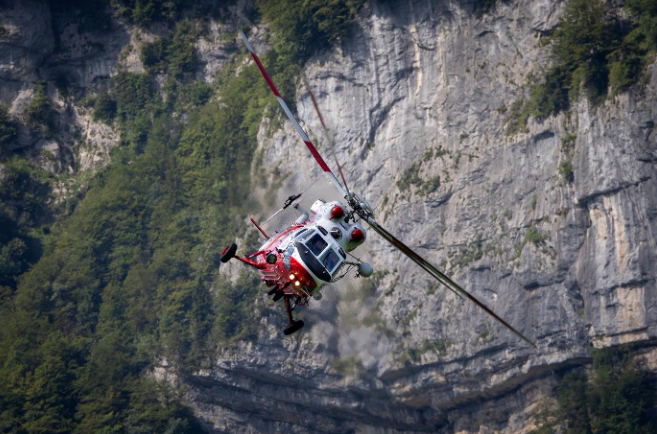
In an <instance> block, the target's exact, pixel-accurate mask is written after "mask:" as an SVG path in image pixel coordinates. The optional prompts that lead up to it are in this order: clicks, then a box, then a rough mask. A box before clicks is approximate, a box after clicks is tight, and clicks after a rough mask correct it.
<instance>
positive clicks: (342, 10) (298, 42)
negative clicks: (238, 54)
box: [256, 0, 364, 66]
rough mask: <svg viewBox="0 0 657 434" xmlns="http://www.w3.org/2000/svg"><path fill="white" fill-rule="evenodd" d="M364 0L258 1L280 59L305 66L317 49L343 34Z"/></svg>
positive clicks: (327, 45)
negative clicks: (270, 28) (270, 29)
mask: <svg viewBox="0 0 657 434" xmlns="http://www.w3.org/2000/svg"><path fill="white" fill-rule="evenodd" d="M363 3H364V2H363V0H257V2H256V4H257V6H258V9H259V11H260V13H261V15H262V18H263V19H264V20H265V21H266V22H268V23H270V25H271V27H272V30H273V31H274V37H273V41H272V42H273V46H274V49H275V50H276V51H277V52H278V53H279V54H280V57H281V58H280V61H281V62H282V63H284V64H289V65H292V66H294V65H302V64H303V63H304V62H305V61H306V60H307V59H308V58H309V57H310V56H311V55H312V54H313V53H314V52H315V51H317V50H322V49H326V48H328V47H330V46H331V45H332V44H333V43H335V41H337V40H338V39H340V38H341V37H343V36H344V35H345V34H346V33H347V32H348V30H349V28H350V26H351V24H352V23H353V22H354V20H355V18H356V12H357V11H358V9H359V8H360V7H361V6H362V5H363Z"/></svg>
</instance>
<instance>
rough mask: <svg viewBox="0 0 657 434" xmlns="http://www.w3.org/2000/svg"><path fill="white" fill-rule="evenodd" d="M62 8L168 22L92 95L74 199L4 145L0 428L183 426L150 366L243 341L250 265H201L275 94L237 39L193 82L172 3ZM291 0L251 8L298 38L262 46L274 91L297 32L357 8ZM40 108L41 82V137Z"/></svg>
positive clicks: (243, 184)
mask: <svg viewBox="0 0 657 434" xmlns="http://www.w3.org/2000/svg"><path fill="white" fill-rule="evenodd" d="M71 3H72V5H73V7H74V8H77V9H75V10H77V11H78V12H77V17H78V19H79V20H80V23H81V25H82V24H84V25H90V23H96V24H97V25H100V24H102V23H104V22H105V21H103V20H104V18H103V16H104V14H108V13H113V14H115V15H118V16H122V17H126V18H127V19H129V21H132V22H134V23H135V24H136V25H139V26H145V25H148V24H149V23H151V22H153V21H156V20H164V21H166V22H169V23H171V24H172V25H171V32H170V33H169V34H168V35H165V36H163V37H162V38H160V39H158V40H156V41H155V42H153V43H151V44H145V45H144V46H143V47H142V50H141V53H140V54H141V58H142V61H143V63H144V65H145V66H146V70H147V73H144V74H137V73H129V72H120V73H119V74H117V75H116V76H115V77H114V78H113V79H112V80H111V83H110V87H109V89H107V90H104V91H102V92H100V93H99V94H98V95H97V97H96V99H95V101H90V102H89V104H88V105H89V106H91V107H94V117H95V118H96V119H97V120H102V121H103V122H105V123H107V124H109V125H113V126H114V127H115V128H117V129H118V131H119V132H120V136H121V140H120V143H119V144H118V145H117V146H116V147H115V148H113V150H112V154H111V163H110V164H109V165H108V166H107V167H105V168H104V169H101V170H99V172H98V173H97V174H96V175H95V177H94V178H93V179H92V180H91V181H90V183H89V185H88V187H87V189H86V194H84V195H83V196H81V197H79V198H78V197H75V198H70V200H69V203H66V204H63V205H62V204H58V205H54V200H53V199H54V197H53V194H52V189H51V185H52V182H51V181H52V179H51V177H52V176H53V175H48V174H46V173H45V172H43V171H40V170H37V169H34V167H33V166H32V165H31V164H30V163H29V162H28V161H27V160H26V159H25V158H24V157H22V156H20V155H14V154H13V153H11V152H4V151H3V155H2V164H3V166H4V169H3V170H4V173H3V178H2V184H1V188H0V223H1V224H2V227H3V230H2V233H0V243H1V248H0V285H2V291H1V292H0V297H1V299H0V377H1V378H2V379H3V380H2V381H0V412H1V414H0V432H48V433H57V432H105V433H109V432H112V433H137V432H196V431H199V430H201V426H200V425H199V423H198V421H196V419H195V418H194V416H193V414H192V413H191V411H190V410H189V409H188V408H186V407H185V406H184V405H182V404H181V403H180V399H179V396H177V394H176V393H174V392H172V391H170V390H168V388H167V387H166V386H165V385H163V384H160V383H159V382H157V381H155V380H154V379H153V373H154V369H155V368H156V367H158V366H162V365H166V366H168V368H169V369H175V370H178V371H182V372H189V371H192V370H194V369H197V368H199V367H207V366H209V365H210V364H211V363H212V355H213V353H214V352H215V351H216V350H217V348H218V347H219V346H224V345H230V344H231V343H233V342H235V341H236V340H242V339H252V338H253V337H254V336H255V333H256V331H257V323H258V322H257V317H258V308H257V306H258V301H257V300H258V299H259V297H258V295H259V294H261V292H260V287H259V285H258V281H257V278H256V277H255V276H254V275H253V274H252V273H244V274H243V275H241V276H240V277H239V278H238V279H237V282H236V283H231V282H230V281H228V280H226V279H224V278H222V277H220V276H219V275H218V274H217V273H216V270H217V268H218V264H219V263H218V259H219V253H220V252H221V250H222V248H223V246H224V245H225V244H226V243H227V242H228V241H229V240H232V239H234V237H235V236H236V235H240V234H243V233H244V230H245V227H244V223H243V217H244V216H245V215H247V213H248V209H253V208H254V207H255V205H254V204H252V203H250V202H249V199H247V198H248V194H249V191H250V184H251V178H250V167H251V163H252V159H253V156H254V155H253V154H254V150H255V147H256V135H257V132H258V129H259V127H260V124H261V120H262V116H263V114H264V113H265V112H267V111H268V110H267V108H268V107H269V106H273V104H275V100H273V98H272V97H271V94H270V91H269V89H268V88H267V87H266V83H265V82H264V81H263V80H262V78H261V77H260V74H259V72H258V71H257V69H256V67H255V65H253V64H250V65H249V66H247V67H244V65H243V60H244V59H245V56H246V55H245V53H244V52H242V53H237V54H236V56H235V58H234V59H233V60H234V62H233V63H232V64H231V65H230V66H229V67H227V68H226V69H225V70H224V71H223V72H222V74H221V76H219V77H218V78H217V80H216V84H215V86H209V85H207V84H204V83H202V82H198V81H195V80H194V70H195V67H196V57H195V53H194V47H193V42H194V39H195V38H196V37H197V36H198V32H199V30H198V26H197V25H196V24H194V23H195V22H194V21H193V20H179V18H180V16H179V15H178V14H179V13H180V12H181V7H182V2H177V1H173V2H171V1H156V0H144V1H142V0H136V1H130V0H128V1H124V0H113V1H111V2H108V1H102V0H98V1H94V2H88V3H87V2H71ZM298 3H299V6H300V10H301V11H302V12H303V13H301V14H300V15H298V14H292V15H290V14H287V15H284V16H278V14H279V12H280V11H282V10H283V9H287V10H289V9H293V8H290V7H289V6H288V5H287V3H286V2H260V3H258V12H259V14H260V15H261V16H262V18H263V19H265V20H268V21H272V28H273V29H274V30H275V31H279V30H280V31H282V29H285V30H286V31H288V30H289V29H293V31H294V32H297V33H295V35H296V36H300V37H301V36H303V37H305V38H306V39H303V38H300V39H299V40H298V41H297V42H295V43H293V44H290V45H288V46H286V47H285V51H284V52H283V48H282V47H283V45H276V44H275V45H274V49H273V50H271V51H270V52H269V53H267V54H265V55H264V56H262V58H263V62H264V63H265V65H266V67H267V68H268V69H269V70H270V72H271V73H272V75H273V76H274V79H275V80H276V81H277V82H278V83H279V84H280V85H281V88H282V89H281V90H282V91H283V92H285V95H286V97H287V98H293V97H294V79H295V77H296V74H297V72H296V67H295V65H301V64H302V62H303V61H305V59H307V57H308V56H309V54H310V53H311V51H310V49H309V48H308V46H310V45H312V44H309V43H308V39H307V38H318V40H320V41H323V42H322V44H320V46H321V47H327V46H328V45H329V44H330V43H332V42H334V41H335V38H336V37H337V36H339V35H340V34H344V32H345V31H346V28H347V26H348V24H349V22H348V20H347V21H344V19H345V17H347V16H346V15H344V14H345V13H347V14H351V15H349V16H350V17H351V18H353V13H354V11H355V9H353V7H352V6H348V5H350V4H351V3H350V2H348V1H336V0H326V1H319V0H316V1H313V2H303V4H302V2H298ZM53 4H55V5H59V6H66V2H63V1H56V2H53ZM91 5H93V7H91ZM110 6H111V7H110ZM334 11H335V12H334ZM345 11H347V12H345ZM336 14H340V15H336ZM274 16H276V17H277V18H276V19H277V21H276V22H273V20H274V18H273V17H274ZM298 20H310V22H308V23H303V22H299V21H298ZM291 25H292V27H290V26H291ZM95 30H98V29H95ZM101 30H102V29H101ZM238 68H239V71H238ZM157 77H164V80H163V83H164V84H163V86H159V85H158V79H157ZM270 112H271V113H273V111H270ZM51 115H52V105H51V103H50V101H49V100H48V97H47V95H46V92H45V87H44V85H42V84H40V85H39V86H38V87H37V90H36V94H35V96H34V98H33V99H32V103H31V104H30V105H29V106H28V109H27V111H26V118H25V120H24V122H25V123H26V124H27V125H28V126H29V127H30V128H32V129H34V130H35V131H38V132H39V133H40V134H41V135H44V136H45V135H49V136H50V137H53V138H56V131H53V130H52V129H51V128H50V120H51ZM0 133H1V134H2V135H1V139H2V141H3V143H4V142H7V141H10V140H13V139H14V137H15V135H16V128H15V125H14V124H13V121H11V120H10V119H9V116H8V115H7V113H6V110H4V109H2V110H0ZM3 149H4V148H3ZM67 200H68V199H67ZM52 210H57V216H59V217H60V218H59V219H58V220H57V221H54V220H53V219H54V217H52V216H53V214H52V212H51V211H52ZM254 305H255V307H254Z"/></svg>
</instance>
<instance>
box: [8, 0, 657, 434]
mask: <svg viewBox="0 0 657 434" xmlns="http://www.w3.org/2000/svg"><path fill="white" fill-rule="evenodd" d="M6 3H7V5H5V6H3V8H2V9H1V10H0V18H1V20H2V21H1V22H2V26H3V28H4V29H5V31H3V32H2V34H0V84H1V86H0V101H1V102H2V103H4V104H8V105H9V106H10V107H11V112H12V113H13V114H14V115H16V116H19V115H20V113H21V111H22V109H23V107H24V106H25V104H27V103H29V100H30V99H31V97H32V94H33V89H34V86H35V83H36V82H37V81H39V80H48V83H49V84H48V86H47V88H48V94H49V96H50V98H51V100H52V101H54V104H55V105H56V107H55V108H56V110H57V112H58V122H59V124H61V125H62V127H64V126H67V127H66V128H69V129H70V131H68V132H65V133H64V134H62V135H61V136H60V137H59V138H58V140H57V141H54V142H43V141H38V139H37V138H34V137H32V136H30V135H29V133H27V132H23V133H22V135H21V136H20V137H19V139H20V140H19V144H20V146H21V147H23V148H25V149H26V150H28V151H29V150H30V149H33V150H37V151H38V150H45V151H47V152H50V153H52V154H53V155H55V156H56V159H57V160H58V161H63V163H62V164H61V165H59V166H48V169H49V170H52V171H61V170H67V168H66V167H67V164H68V166H69V167H70V166H72V165H73V162H78V163H79V164H80V167H81V168H82V169H83V170H84V169H89V168H93V167H95V166H96V165H99V164H104V162H106V161H107V155H108V151H109V149H110V148H111V147H112V146H113V145H114V144H115V143H116V142H117V140H118V135H117V134H116V133H115V132H114V131H113V130H112V128H110V127H108V126H106V125H103V124H99V123H97V122H94V121H93V119H92V117H91V111H90V110H88V109H85V108H84V107H78V106H77V105H76V104H75V103H74V101H73V99H70V98H67V97H66V95H64V94H63V93H62V91H61V90H60V89H57V88H56V86H55V85H54V84H53V82H54V81H56V78H57V77H59V76H62V75H63V76H65V77H66V78H67V82H68V83H69V84H70V87H71V88H73V89H74V91H75V92H84V89H87V88H89V87H97V88H102V87H103V86H104V83H105V81H106V80H107V79H108V78H109V77H111V76H112V75H114V74H116V73H117V72H118V70H119V68H124V69H125V70H128V71H141V70H142V65H141V63H140V61H139V58H138V55H137V53H138V50H137V47H138V44H139V43H140V41H141V40H152V39H153V38H154V35H151V34H149V33H148V32H145V31H143V32H137V31H135V29H133V28H130V27H129V26H127V25H125V24H123V23H119V22H115V23H113V27H112V30H111V31H110V32H109V33H107V34H104V35H103V36H90V35H84V34H83V35H80V34H78V33H77V32H76V31H75V27H74V25H73V24H71V23H69V22H67V21H66V20H65V19H63V18H62V17H60V16H59V15H58V14H57V12H56V11H55V12H52V13H51V10H50V9H49V7H47V6H46V5H45V4H44V3H43V2H36V1H35V2H28V1H15V2H6ZM248 3H249V2H238V7H237V9H238V10H237V12H236V13H237V14H238V15H239V14H241V12H240V11H239V8H243V7H244V5H245V4H247V5H248ZM477 4H478V2H476V1H474V0H471V1H457V0H451V1H434V0H429V1H427V0H423V1H419V0H418V1H415V0H398V1H368V2H367V3H366V5H365V6H364V7H363V8H362V10H361V12H360V14H359V20H358V22H357V24H356V25H354V28H353V30H352V31H351V33H350V34H349V35H348V37H346V38H344V40H343V41H341V43H340V44H339V45H338V46H336V47H334V49H333V50H331V51H329V52H326V53H323V54H321V55H318V56H317V57H315V58H313V59H312V60H311V61H310V62H309V63H308V64H307V65H306V75H307V76H308V78H309V82H310V85H311V86H312V87H313V91H314V93H315V95H316V96H317V98H318V101H319V105H320V107H321V108H322V111H323V115H324V118H325V120H326V123H327V124H328V127H329V128H330V129H331V133H332V135H333V137H334V141H335V145H334V147H335V152H336V155H337V157H338V159H339V160H340V161H341V163H342V164H343V167H344V169H345V174H346V176H347V178H348V182H349V186H350V188H352V189H353V190H355V191H358V192H360V193H361V194H363V195H364V196H365V197H366V198H368V200H369V201H370V203H371V204H372V205H373V206H376V214H377V220H378V221H379V222H380V223H381V224H382V225H383V226H384V227H386V228H387V229H388V230H390V231H391V232H392V233H394V234H396V235H397V236H398V237H399V238H400V239H402V240H403V241H404V242H405V243H406V244H408V245H409V246H412V247H414V248H415V249H416V250H417V251H418V252H419V253H420V254H421V255H423V256H424V257H426V258H427V259H429V260H430V261H431V262H433V263H434V264H436V265H438V266H440V267H441V268H443V269H444V270H445V271H446V273H447V274H449V275H450V276H451V277H452V278H453V279H454V280H455V281H457V282H459V283H460V284H461V285H462V286H463V287H465V288H466V289H468V290H469V291H471V292H472V293H473V294H474V295H475V296H476V297H478V298H479V299H481V300H482V301H484V302H485V303H486V304H487V305H489V306H490V307H491V308H492V309H493V310H494V311H496V312H497V313H498V314H499V315H500V316H502V317H503V318H505V319H506V320H507V321H508V322H510V323H511V324H512V325H513V326H514V327H516V328H517V329H519V330H520V331H521V332H522V333H524V334H525V335H527V336H529V337H530V338H531V339H532V340H534V341H535V342H536V343H537V345H538V348H539V349H538V351H534V350H533V349H531V348H529V347H528V346H527V345H526V344H524V343H523V342H521V341H519V340H518V339H517V338H516V337H515V336H514V335H512V334H511V333H510V332H508V331H507V330H506V329H503V328H501V327H500V326H499V325H498V324H497V323H496V322H494V321H493V320H492V319H491V318H490V317H488V316H487V315H486V314H485V313H484V312H482V311H481V310H480V309H478V308H477V307H476V306H474V305H471V304H469V303H468V302H466V301H463V300H460V299H459V298H458V297H457V296H455V295H454V294H452V293H450V292H449V291H447V290H446V289H445V288H442V287H440V286H439V285H438V284H437V283H436V282H433V281H431V280H430V279H429V278H428V276H426V275H425V274H424V273H423V272H422V271H421V270H420V269H418V268H417V267H416V266H415V265H414V264H413V263H412V262H411V261H410V260H407V259H405V258H404V257H403V256H401V255H400V254H399V253H398V252H397V251H396V250H395V249H394V248H393V247H392V246H390V245H388V244H386V243H385V242H384V241H383V240H382V239H380V238H378V237H377V235H376V234H375V233H373V232H370V233H368V242H367V244H366V245H365V247H361V248H359V250H357V251H356V254H357V255H360V256H362V257H363V258H364V259H367V260H368V261H369V262H371V263H372V265H373V266H374V268H375V270H378V271H379V273H377V274H376V275H375V277H373V278H372V280H371V281H369V282H370V283H367V282H362V281H360V280H355V279H351V280H348V279H345V280H344V281H342V282H340V283H337V284H334V285H332V287H329V288H326V289H325V290H324V298H323V300H322V301H321V302H313V305H312V306H311V307H310V308H309V309H307V310H306V311H305V312H304V313H303V314H304V315H305V318H306V327H305V328H304V329H303V331H302V332H300V333H298V334H296V335H293V336H291V337H284V336H283V335H282V333H281V328H282V326H283V324H282V320H281V315H280V312H279V309H280V308H281V307H280V306H275V305H272V304H267V303H265V304H264V306H265V307H264V314H263V317H262V324H261V326H262V328H261V332H260V333H259V336H258V339H257V341H255V342H248V343H242V344H239V345H238V346H237V347H235V348H230V349H225V350H223V351H221V352H220V353H219V354H217V358H216V367H215V368H213V369H211V370H207V371H202V372H197V373H194V374H193V375H189V376H187V377H184V378H177V379H176V381H178V382H179V383H180V384H183V385H184V386H185V387H186V389H185V390H186V397H187V399H188V401H189V402H190V403H191V405H192V406H193V407H194V409H195V411H196V412H197V414H198V415H199V417H200V418H201V419H202V420H204V421H205V422H206V425H207V427H208V429H209V430H211V431H212V432H226V433H269V432H271V433H274V432H283V431H285V432H290V433H307V432H320V433H321V432H326V433H356V432H358V433H361V432H362V433H382V434H383V433H423V432H445V433H457V432H459V433H487V432H506V433H512V432H513V433H515V432H530V431H531V430H533V429H535V428H536V427H537V424H538V423H539V421H538V416H537V415H538V414H539V413H540V412H541V411H542V409H544V408H545V406H550V405H552V404H553V402H554V396H555V391H554V387H555V384H556V382H557V380H558V377H557V375H556V374H554V372H557V373H558V372H559V370H560V369H565V368H566V367H568V366H574V365H581V364H583V363H586V362H587V360H588V348H590V347H591V346H592V345H593V346H609V345H616V344H620V343H625V342H636V343H639V344H641V345H643V347H644V348H645V349H646V352H647V355H646V359H649V360H653V359H654V360H657V358H656V357H657V356H655V354H656V353H655V351H652V350H651V348H652V347H653V346H654V344H655V342H657V341H656V338H657V321H656V320H657V308H656V307H657V300H655V294H656V291H655V290H656V289H657V288H656V285H655V271H654V265H653V264H654V263H655V262H656V260H657V257H656V255H657V253H656V252H657V246H656V244H657V240H656V238H655V234H656V233H657V223H656V222H655V218H656V217H657V180H656V178H657V171H656V170H655V169H656V166H655V164H656V163H657V132H656V131H655V128H654V127H655V122H656V118H657V74H656V73H655V69H656V68H657V66H655V65H654V64H653V65H652V66H650V67H649V68H648V71H647V74H648V77H649V80H648V81H647V84H646V85H645V86H643V87H641V88H638V87H637V88H635V89H633V90H632V91H630V92H628V93H625V94H621V95H619V96H617V97H615V98H613V99H608V100H607V101H606V102H605V103H603V104H601V105H599V106H592V105H591V104H590V103H589V102H587V101H586V100H581V101H579V102H578V103H577V104H576V105H575V107H574V108H573V109H572V110H571V112H570V113H567V114H560V115H558V116H556V117H551V118H548V119H546V120H544V121H543V122H536V121H534V120H530V122H529V125H528V129H527V131H526V132H521V133H518V134H515V135H507V134H506V117H507V112H508V108H509V107H510V106H511V104H512V103H513V102H514V101H516V100H517V99H519V98H520V97H522V95H523V94H524V93H525V92H526V90H527V85H529V84H531V80H532V78H531V77H532V73H534V75H535V76H540V71H541V68H543V67H545V65H546V64H547V58H546V53H547V51H546V50H545V48H541V47H540V46H539V42H540V40H541V38H542V37H543V35H545V34H546V33H549V32H550V31H551V30H552V29H554V28H555V26H556V25H557V24H558V22H559V17H560V15H561V13H562V8H563V4H562V3H560V2H553V1H550V0H531V1H530V0H515V1H509V2H499V4H498V6H497V7H496V8H494V9H493V10H491V11H488V12H485V13H484V12H482V11H481V9H480V8H479V7H478V6H477ZM236 23H239V21H238V20H235V22H227V23H226V22H221V23H220V22H218V21H217V22H215V21H212V20H211V21H210V23H209V24H208V26H207V28H206V31H205V32H204V34H203V36H201V37H200V38H199V40H198V41H197V43H196V44H195V47H196V50H197V55H198V56H199V60H200V62H199V63H200V65H201V68H199V71H198V78H200V79H203V80H206V81H211V80H212V79H213V77H214V74H215V72H216V70H218V69H220V68H222V67H223V65H225V63H226V60H227V59H228V56H229V55H230V54H231V53H232V52H234V51H235V50H236V49H237V46H236V45H235V44H236V41H235V40H234V39H232V38H230V37H225V35H226V34H228V33H234V32H235V29H236V27H237V25H238V24H236ZM261 31H262V29H254V32H252V33H251V35H252V37H253V38H252V43H253V45H254V47H255V49H256V50H258V51H260V52H262V51H265V50H266V49H267V46H266V45H265V42H262V41H260V37H261V35H262V33H261ZM55 34H57V35H58V36H57V38H55V36H54V35H55ZM94 38H97V39H94ZM263 39H264V38H263ZM98 44H102V45H103V50H99V49H98ZM298 95H299V98H298V101H297V108H298V112H299V117H300V118H301V119H302V121H303V122H305V126H306V127H307V129H308V130H309V132H310V133H311V137H313V138H315V139H316V141H317V143H318V145H319V146H320V151H321V152H322V153H324V154H325V157H329V156H330V154H331V146H330V145H329V143H328V141H327V138H326V137H325V135H324V134H323V133H321V131H322V130H321V128H320V125H319V121H318V119H317V116H316V115H315V113H314V111H313V108H312V104H311V101H310V98H309V95H308V93H307V91H306V90H305V89H303V88H300V92H299V93H298ZM283 125H284V126H283V128H282V129H281V130H279V131H275V132H273V133H272V132H271V131H268V127H269V125H268V123H267V121H264V122H263V125H262V128H261V134H260V138H259V147H260V149H261V150H262V151H263V152H264V158H263V161H266V162H268V163H269V164H271V167H275V166H277V165H278V166H277V167H278V171H279V172H280V173H288V172H289V173H292V176H290V177H288V178H287V180H286V182H285V184H284V186H283V188H281V189H280V192H279V196H280V198H279V199H282V198H284V197H287V196H288V195H289V194H291V192H297V191H302V190H303V189H305V187H306V186H307V185H309V184H310V183H315V186H314V187H313V188H312V189H311V190H309V192H308V193H307V194H306V199H305V200H306V201H307V202H312V201H313V200H315V198H316V197H318V196H319V197H324V198H327V199H328V198H332V197H334V196H331V195H334V193H331V190H330V187H329V186H328V185H327V184H326V183H325V181H324V179H323V178H322V174H321V172H320V171H319V169H318V167H316V164H315V163H314V161H313V160H312V158H311V157H310V155H307V152H306V151H305V149H304V147H303V145H302V144H301V143H300V142H299V140H298V139H297V136H296V135H295V132H294V130H293V128H292V127H291V126H290V125H289V124H287V123H283ZM66 128H63V129H64V131H66ZM80 138H82V139H80ZM83 145H84V146H83ZM35 158H36V157H35ZM328 160H329V159H328V158H327V161H328ZM569 165H570V168H571V169H568V167H569ZM254 170H260V169H259V168H254ZM570 170H572V173H571V172H570ZM291 218H293V217H291ZM220 271H222V272H226V270H220ZM263 300H264V291H263ZM263 303H264V301H263ZM653 365H656V366H657V363H653Z"/></svg>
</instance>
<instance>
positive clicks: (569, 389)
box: [558, 348, 657, 434]
mask: <svg viewBox="0 0 657 434" xmlns="http://www.w3.org/2000/svg"><path fill="white" fill-rule="evenodd" d="M558 392H559V399H558V403H559V416H560V418H561V419H562V420H565V422H566V433H568V434H589V433H601V434H612V433H614V434H635V433H636V434H641V433H646V434H647V433H652V432H655V429H656V428H657V425H656V423H657V420H656V419H657V418H656V417H655V415H654V413H653V412H652V409H653V406H654V405H655V388H654V383H653V382H652V381H651V378H650V377H649V374H648V373H647V372H646V371H645V370H643V369H642V368H641V367H640V366H639V365H638V364H637V362H636V361H635V360H634V359H633V358H632V352H631V349H630V348H607V349H602V350H594V351H593V366H592V368H591V372H590V374H589V376H588V378H587V376H586V375H585V374H584V372H582V371H572V372H570V373H568V374H566V375H565V376H564V377H563V379H562V380H561V383H560V384H559V388H558Z"/></svg>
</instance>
